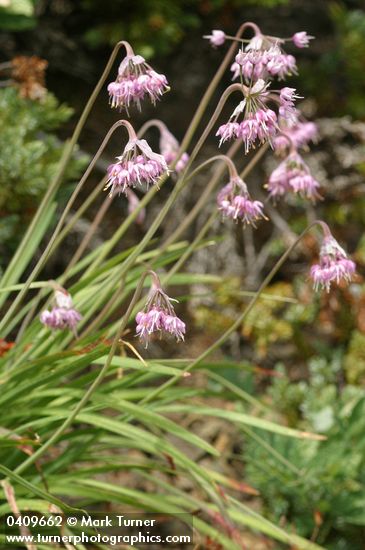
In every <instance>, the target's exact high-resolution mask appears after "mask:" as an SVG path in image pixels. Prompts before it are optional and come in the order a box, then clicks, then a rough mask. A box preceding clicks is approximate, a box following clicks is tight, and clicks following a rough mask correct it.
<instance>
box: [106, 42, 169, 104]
mask: <svg viewBox="0 0 365 550" xmlns="http://www.w3.org/2000/svg"><path fill="white" fill-rule="evenodd" d="M124 44H125V46H126V48H127V55H126V57H125V58H124V59H123V61H122V62H121V64H120V65H119V68H118V75H117V78H116V80H115V81H114V82H111V83H110V84H109V86H108V92H109V97H110V104H111V106H112V107H116V108H118V109H120V110H121V109H122V108H125V109H126V110H127V111H128V109H129V107H130V106H131V104H135V105H137V107H138V109H139V110H141V102H142V101H143V100H144V99H146V98H148V99H150V101H151V102H152V103H153V104H154V105H155V104H156V101H157V100H158V99H160V97H161V96H162V95H163V94H164V93H165V92H168V91H169V90H170V88H169V86H168V82H167V79H166V77H165V75H163V74H159V73H157V72H156V71H154V70H153V69H152V67H150V65H148V63H146V60H145V59H144V58H143V57H142V56H141V55H135V53H134V51H133V50H132V48H131V46H130V45H129V44H128V43H127V42H124Z"/></svg>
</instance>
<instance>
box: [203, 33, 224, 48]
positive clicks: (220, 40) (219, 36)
mask: <svg viewBox="0 0 365 550" xmlns="http://www.w3.org/2000/svg"><path fill="white" fill-rule="evenodd" d="M203 38H206V39H207V40H209V42H210V43H211V45H212V46H213V47H214V48H216V47H217V46H222V44H224V43H225V41H226V33H225V32H223V31H220V30H217V29H216V30H214V31H212V34H206V35H205V36H203Z"/></svg>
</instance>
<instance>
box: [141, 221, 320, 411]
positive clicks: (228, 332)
mask: <svg viewBox="0 0 365 550" xmlns="http://www.w3.org/2000/svg"><path fill="white" fill-rule="evenodd" d="M318 224H319V222H318V221H317V220H316V221H315V222H313V223H312V224H310V225H309V226H308V227H307V228H306V229H305V230H304V231H303V232H302V233H301V234H300V235H299V237H298V238H297V239H296V241H295V242H294V243H293V244H292V245H291V246H290V247H289V248H288V249H287V250H286V251H285V252H284V254H283V255H282V256H281V258H280V259H279V260H278V261H277V262H276V264H275V265H274V267H273V268H272V270H271V271H270V273H269V274H268V275H267V276H266V277H265V279H264V280H263V282H262V283H261V285H260V286H259V288H258V290H257V292H256V293H255V295H254V296H253V298H252V299H251V300H250V302H249V303H248V305H247V307H246V308H245V310H244V311H243V313H242V314H241V315H240V316H239V317H238V318H237V319H236V321H235V322H234V323H232V325H231V326H230V327H229V329H227V330H226V332H225V333H224V334H222V336H221V337H220V338H218V340H216V342H214V344H212V345H211V346H209V348H207V349H206V350H205V351H203V353H201V354H200V355H199V357H197V358H196V359H194V360H193V361H192V362H191V363H189V364H188V365H187V366H186V367H185V368H184V369H183V371H182V372H189V371H191V370H192V369H193V368H194V367H196V366H197V365H198V364H199V363H200V362H201V361H203V359H205V358H206V357H207V356H208V355H210V354H211V353H212V352H213V351H215V350H216V349H218V348H219V347H220V346H222V345H223V344H224V343H225V342H226V341H227V339H228V338H229V337H230V335H231V334H232V333H233V332H234V331H235V330H236V329H237V328H238V327H239V326H240V325H241V324H242V322H243V321H244V320H245V318H246V317H247V315H248V314H249V313H250V311H251V310H252V308H253V307H254V306H255V304H256V303H257V301H258V300H259V299H260V296H261V294H262V292H263V291H264V290H265V288H266V287H267V285H268V284H269V283H270V282H271V281H272V279H273V278H274V277H275V275H276V273H277V272H278V271H279V269H280V268H281V266H282V265H283V263H284V262H285V261H286V260H287V258H288V257H289V256H290V254H291V252H292V251H293V249H294V248H295V247H296V246H297V244H298V243H299V242H300V241H301V240H302V239H303V237H304V236H305V235H306V234H307V233H308V232H309V231H310V230H311V229H312V228H313V227H314V226H315V225H318ZM178 378H180V376H174V377H172V378H170V380H168V381H167V382H165V383H164V384H162V385H161V386H159V387H158V388H156V389H155V390H153V391H151V393H150V394H148V396H147V397H145V398H144V399H142V400H141V401H140V402H139V403H138V405H144V404H145V403H148V402H149V401H151V400H152V399H154V398H155V397H157V396H158V395H160V393H162V392H163V391H164V390H165V389H167V388H169V387H170V386H172V385H173V384H174V383H175V382H176V380H177V379H178Z"/></svg>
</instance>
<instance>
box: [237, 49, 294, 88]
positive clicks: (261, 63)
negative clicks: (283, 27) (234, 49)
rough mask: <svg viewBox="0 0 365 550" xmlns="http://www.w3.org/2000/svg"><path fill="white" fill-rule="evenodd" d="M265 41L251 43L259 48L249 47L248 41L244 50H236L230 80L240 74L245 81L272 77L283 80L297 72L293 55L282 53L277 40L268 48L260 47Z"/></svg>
mask: <svg viewBox="0 0 365 550" xmlns="http://www.w3.org/2000/svg"><path fill="white" fill-rule="evenodd" d="M253 40H255V39H253ZM278 40H279V39H278ZM251 42H252V41H251ZM265 43H266V42H265V41H264V42H261V43H259V42H257V40H255V42H254V44H253V45H259V46H260V47H259V48H256V47H251V46H250V44H251V43H250V44H249V45H248V46H246V48H245V49H244V50H243V49H241V50H240V51H239V52H238V54H237V55H236V57H235V61H234V63H233V64H232V66H231V71H232V72H233V76H232V80H235V79H236V78H238V77H239V76H240V75H241V74H242V77H243V79H244V80H245V81H246V82H247V83H250V82H252V81H254V82H256V81H257V80H260V79H263V80H267V79H269V78H274V77H278V79H279V80H283V79H285V78H286V77H287V76H291V75H293V74H297V66H296V61H295V57H294V56H293V55H290V54H286V53H284V52H283V51H282V49H281V48H280V45H279V42H277V43H274V44H272V45H270V46H269V48H268V49H262V48H263V47H264V44H265Z"/></svg>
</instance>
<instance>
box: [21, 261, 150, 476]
mask: <svg viewBox="0 0 365 550" xmlns="http://www.w3.org/2000/svg"><path fill="white" fill-rule="evenodd" d="M148 275H152V274H151V272H149V271H146V272H145V273H144V274H143V275H142V277H141V278H140V281H139V283H138V286H137V288H136V290H135V292H134V295H133V297H132V300H131V301H130V304H129V306H128V309H127V311H126V312H125V315H124V316H123V319H122V321H121V323H120V325H119V328H118V330H117V333H116V335H115V337H114V340H113V343H112V346H111V348H110V351H109V354H108V357H107V360H106V361H105V364H104V366H103V367H102V369H101V370H100V372H99V374H98V375H97V377H96V378H95V380H94V382H93V383H92V384H91V386H90V387H89V389H88V390H87V392H86V393H85V395H84V396H83V398H82V399H81V400H80V401H79V403H78V404H77V405H76V407H75V408H74V410H73V411H72V413H71V414H70V415H69V416H68V417H67V418H66V420H65V421H64V422H63V423H62V424H61V426H60V427H59V428H57V430H56V431H55V432H54V434H53V435H52V436H51V437H50V438H49V439H48V441H46V442H45V443H44V444H43V445H42V446H41V447H40V448H39V449H37V450H36V451H35V452H34V453H33V454H32V455H31V456H29V457H28V458H27V459H26V460H25V461H24V462H22V464H20V466H18V467H17V468H16V469H15V470H14V472H15V473H16V474H21V473H22V472H24V470H26V469H27V468H28V467H29V466H30V465H31V464H34V462H35V461H36V460H38V459H39V458H40V457H41V456H42V455H43V454H44V453H45V452H46V451H47V449H49V448H50V447H51V446H52V445H53V444H54V443H55V442H56V441H57V440H58V438H59V437H60V436H61V435H62V434H63V433H64V431H65V430H67V428H68V427H69V426H70V425H71V424H72V422H73V421H74V420H75V418H76V417H77V415H78V414H79V412H80V411H81V409H82V408H83V407H84V406H85V405H86V403H87V402H88V401H89V399H90V397H91V396H92V394H93V393H94V391H95V390H96V389H97V387H98V386H99V385H100V383H101V382H102V380H103V379H104V377H105V375H106V373H107V371H108V369H109V367H110V365H111V362H112V360H113V357H114V354H115V352H116V350H117V346H118V343H119V340H120V338H121V336H122V334H123V331H124V330H125V328H126V326H127V324H128V320H129V317H130V315H131V312H132V311H133V308H134V306H135V304H136V302H137V301H138V300H139V298H140V295H141V292H142V289H143V284H144V280H145V278H146V277H147V276H148Z"/></svg>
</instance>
